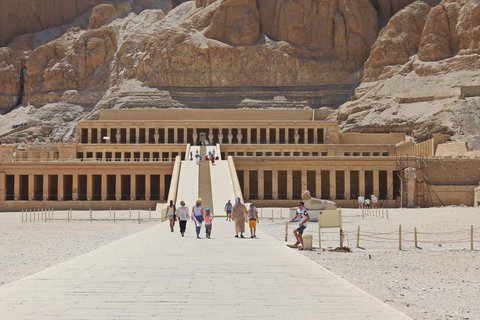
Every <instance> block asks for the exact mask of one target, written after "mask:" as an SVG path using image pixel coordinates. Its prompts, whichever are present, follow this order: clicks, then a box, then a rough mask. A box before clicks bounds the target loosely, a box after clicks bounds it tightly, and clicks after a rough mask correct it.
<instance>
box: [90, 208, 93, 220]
mask: <svg viewBox="0 0 480 320" xmlns="http://www.w3.org/2000/svg"><path fill="white" fill-rule="evenodd" d="M92 221H93V215H92V208H90V222H92Z"/></svg>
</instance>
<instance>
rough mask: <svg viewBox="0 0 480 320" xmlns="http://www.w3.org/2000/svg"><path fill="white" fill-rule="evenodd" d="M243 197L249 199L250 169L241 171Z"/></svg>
mask: <svg viewBox="0 0 480 320" xmlns="http://www.w3.org/2000/svg"><path fill="white" fill-rule="evenodd" d="M243 198H244V199H245V200H246V199H250V171H248V170H244V171H243Z"/></svg>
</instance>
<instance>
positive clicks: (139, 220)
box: [138, 209, 140, 224]
mask: <svg viewBox="0 0 480 320" xmlns="http://www.w3.org/2000/svg"><path fill="white" fill-rule="evenodd" d="M138 224H140V209H138Z"/></svg>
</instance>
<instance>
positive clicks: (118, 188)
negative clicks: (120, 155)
mask: <svg viewBox="0 0 480 320" xmlns="http://www.w3.org/2000/svg"><path fill="white" fill-rule="evenodd" d="M94 175H95V174H86V175H85V176H87V182H86V187H87V188H86V189H87V200H91V199H93V176H94ZM57 176H58V182H57V183H58V184H57V198H58V200H64V195H65V194H64V192H65V185H64V176H65V175H63V174H58V175H57ZM70 176H72V200H78V195H79V189H80V186H79V175H75V174H74V175H70ZM101 176H102V179H101V180H102V182H101V199H102V200H106V198H107V176H111V175H107V174H101ZM115 176H116V178H115V198H116V199H117V200H120V199H121V198H122V176H125V175H122V174H116V175H115ZM142 176H143V175H142ZM144 176H145V198H146V200H150V198H151V197H150V196H151V175H149V174H145V175H144ZM157 176H160V185H159V189H160V198H161V199H165V174H157ZM34 179H35V175H33V174H31V175H28V199H29V200H33V199H34V197H35V185H34V183H35V180H34ZM49 182H50V180H49V175H43V199H44V200H48V198H49V190H50V189H51V188H50V187H51V186H50V185H49ZM136 187H137V186H136V175H135V174H130V199H132V200H134V199H135V197H136ZM14 199H15V200H18V199H20V175H18V174H16V175H15V176H14Z"/></svg>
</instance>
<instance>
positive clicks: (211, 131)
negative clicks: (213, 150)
mask: <svg viewBox="0 0 480 320" xmlns="http://www.w3.org/2000/svg"><path fill="white" fill-rule="evenodd" d="M212 139H213V129H212V128H210V129H209V130H208V143H210V142H212Z"/></svg>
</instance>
